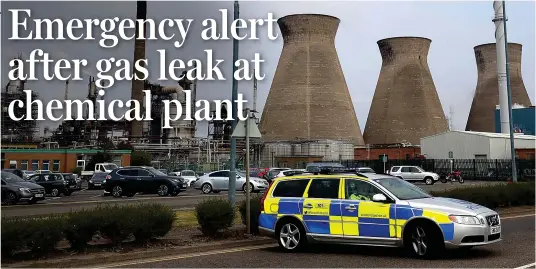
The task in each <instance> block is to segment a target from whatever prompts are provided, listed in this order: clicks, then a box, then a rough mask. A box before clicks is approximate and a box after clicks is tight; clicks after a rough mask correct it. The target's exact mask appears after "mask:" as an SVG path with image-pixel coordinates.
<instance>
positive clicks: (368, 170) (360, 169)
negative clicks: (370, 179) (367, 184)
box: [355, 167, 376, 174]
mask: <svg viewBox="0 0 536 269" xmlns="http://www.w3.org/2000/svg"><path fill="white" fill-rule="evenodd" d="M355 171H356V172H357V173H360V174H363V173H372V174H376V172H375V171H374V169H372V168H370V167H358V168H356V169H355Z"/></svg>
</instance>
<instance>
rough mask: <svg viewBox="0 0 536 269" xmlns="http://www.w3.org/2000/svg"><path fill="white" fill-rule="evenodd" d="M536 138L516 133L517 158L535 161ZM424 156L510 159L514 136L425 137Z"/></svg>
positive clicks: (459, 133)
mask: <svg viewBox="0 0 536 269" xmlns="http://www.w3.org/2000/svg"><path fill="white" fill-rule="evenodd" d="M535 142H536V136H533V135H523V134H515V136H514V145H515V150H516V155H517V158H519V159H534V147H535ZM421 154H422V155H423V156H424V157H426V158H427V159H510V158H511V154H510V135H509V134H500V133H484V132H470V131H449V132H445V133H441V134H437V135H433V136H428V137H423V138H421Z"/></svg>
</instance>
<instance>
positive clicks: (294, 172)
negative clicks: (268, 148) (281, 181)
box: [270, 169, 307, 178]
mask: <svg viewBox="0 0 536 269" xmlns="http://www.w3.org/2000/svg"><path fill="white" fill-rule="evenodd" d="M270 173H272V175H273V177H274V178H277V177H288V176H297V175H301V174H304V173H307V171H305V169H295V170H283V171H273V172H272V171H270Z"/></svg>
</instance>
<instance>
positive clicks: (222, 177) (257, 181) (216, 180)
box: [193, 170, 268, 194]
mask: <svg viewBox="0 0 536 269" xmlns="http://www.w3.org/2000/svg"><path fill="white" fill-rule="evenodd" d="M229 173H230V171H229V170H220V171H215V172H212V173H208V174H205V175H203V176H201V177H200V178H199V180H197V181H195V183H194V185H193V188H194V189H196V190H201V191H202V192H203V193H204V194H209V193H211V192H213V193H219V192H221V191H228V190H229ZM249 182H250V188H247V187H246V175H245V174H243V173H240V172H237V173H236V185H235V186H236V190H241V191H244V192H246V191H250V192H261V191H264V190H266V188H268V181H267V180H265V179H262V178H258V177H250V181H249Z"/></svg>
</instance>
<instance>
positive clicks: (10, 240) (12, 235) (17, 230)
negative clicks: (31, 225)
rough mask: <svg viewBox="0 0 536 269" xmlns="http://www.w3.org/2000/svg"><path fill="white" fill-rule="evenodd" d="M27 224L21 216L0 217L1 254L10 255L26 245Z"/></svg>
mask: <svg viewBox="0 0 536 269" xmlns="http://www.w3.org/2000/svg"><path fill="white" fill-rule="evenodd" d="M27 224H28V221H27V220H25V219H21V218H2V244H1V247H2V255H5V256H11V255H13V254H14V253H15V252H17V251H20V250H23V249H24V248H25V247H26V241H25V238H24V235H25V233H24V232H25V231H26V230H27V228H26V226H27Z"/></svg>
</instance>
